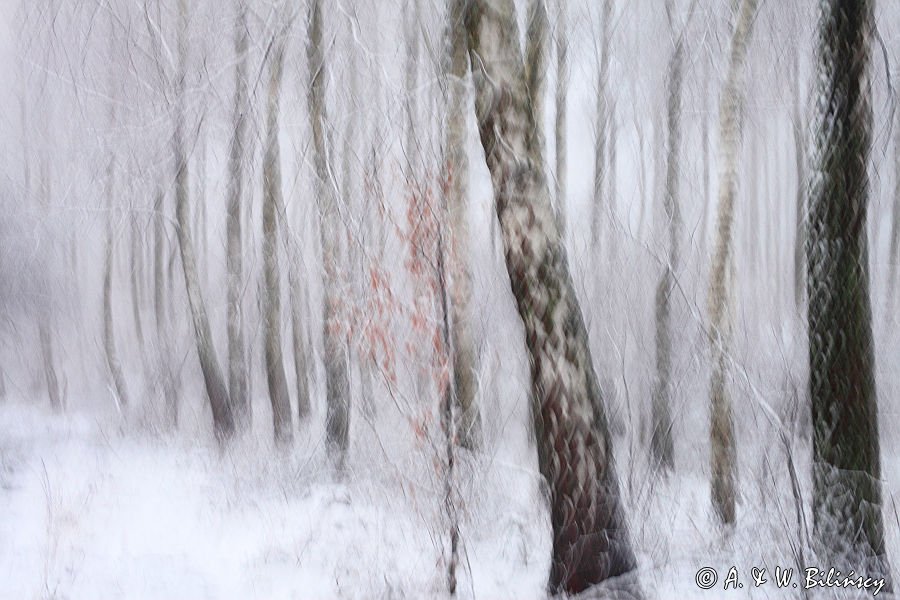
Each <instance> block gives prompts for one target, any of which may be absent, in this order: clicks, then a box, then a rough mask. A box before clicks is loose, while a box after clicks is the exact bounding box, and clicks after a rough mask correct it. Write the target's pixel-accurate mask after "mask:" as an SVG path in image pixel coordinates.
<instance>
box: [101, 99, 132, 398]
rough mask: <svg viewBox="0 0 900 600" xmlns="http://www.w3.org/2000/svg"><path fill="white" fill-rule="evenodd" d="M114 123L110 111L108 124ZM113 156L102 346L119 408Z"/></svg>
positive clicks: (122, 387)
mask: <svg viewBox="0 0 900 600" xmlns="http://www.w3.org/2000/svg"><path fill="white" fill-rule="evenodd" d="M113 123H115V116H114V112H112V111H111V119H110V124H113ZM115 160H116V158H115V156H112V155H110V157H109V162H108V163H107V166H106V209H107V215H106V247H105V251H104V254H103V347H104V349H105V351H106V366H107V367H108V368H109V373H110V375H111V376H112V380H113V386H114V391H115V394H116V402H117V404H118V406H119V408H120V409H121V408H122V407H124V406H128V386H127V384H126V382H125V375H124V374H123V373H122V365H121V364H120V363H119V354H118V351H117V349H116V335H115V328H114V324H113V315H112V275H113V273H112V271H113V235H114V233H113V224H112V222H113V217H112V210H113V195H114V193H115V192H114V189H115Z"/></svg>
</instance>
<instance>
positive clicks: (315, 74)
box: [306, 0, 350, 468]
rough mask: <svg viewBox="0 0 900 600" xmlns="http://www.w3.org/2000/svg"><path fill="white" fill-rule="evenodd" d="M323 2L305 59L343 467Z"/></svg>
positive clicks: (329, 431) (334, 429)
mask: <svg viewBox="0 0 900 600" xmlns="http://www.w3.org/2000/svg"><path fill="white" fill-rule="evenodd" d="M323 29H324V24H323V19H322V2H321V0H312V4H311V6H310V13H309V30H308V40H307V46H306V58H307V63H308V68H309V76H310V81H309V93H308V96H307V99H308V102H309V117H310V126H311V129H312V135H313V165H314V167H315V171H316V186H315V190H316V198H317V200H318V204H319V207H318V208H319V215H320V223H319V235H320V240H321V245H322V263H323V266H324V269H325V294H324V296H325V297H324V315H323V326H324V340H325V357H324V358H325V395H326V417H325V434H326V442H327V444H328V445H329V447H330V449H331V450H332V452H333V453H334V454H335V459H336V461H337V464H338V467H339V468H342V467H343V464H344V460H345V458H346V453H347V449H348V446H349V442H350V396H349V383H350V382H349V374H348V369H347V356H346V352H345V350H346V349H345V347H344V346H345V345H344V343H343V342H344V337H343V336H342V335H341V333H340V331H341V327H342V323H341V322H340V318H341V315H340V313H339V306H340V297H339V295H338V294H339V293H340V292H339V290H338V283H339V272H338V261H339V260H340V241H339V237H340V236H339V234H338V229H339V227H341V224H340V221H339V219H338V210H337V198H335V191H334V182H333V180H332V177H331V174H330V171H331V170H330V168H329V165H328V162H329V160H330V157H329V150H328V140H327V128H328V115H327V111H326V105H325V42H324V34H323Z"/></svg>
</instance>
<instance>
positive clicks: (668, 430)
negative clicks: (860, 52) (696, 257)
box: [650, 32, 684, 471]
mask: <svg viewBox="0 0 900 600" xmlns="http://www.w3.org/2000/svg"><path fill="white" fill-rule="evenodd" d="M683 62H684V33H683V32H681V33H679V34H678V39H677V40H676V41H675V51H674V52H673V53H672V57H671V58H670V60H669V74H668V85H667V90H666V93H667V103H666V120H667V123H668V128H669V140H668V142H669V143H668V148H667V152H668V157H667V161H666V191H665V195H664V196H663V198H664V202H663V206H664V209H665V214H666V223H667V224H668V233H669V240H668V241H669V247H668V251H667V256H666V263H665V265H664V266H663V273H662V276H661V277H660V280H659V284H658V285H657V288H656V382H655V389H654V390H653V399H652V405H651V438H650V452H651V455H652V457H653V461H654V463H656V465H658V466H659V467H661V468H662V469H663V470H664V471H669V470H671V469H672V467H673V466H674V447H673V443H672V408H671V403H672V306H671V305H672V294H673V293H674V291H675V274H676V273H677V271H678V265H679V250H678V241H679V239H680V238H681V207H680V206H679V201H678V195H679V181H678V177H679V174H680V169H681V166H680V162H679V161H680V150H681V82H682V63H683Z"/></svg>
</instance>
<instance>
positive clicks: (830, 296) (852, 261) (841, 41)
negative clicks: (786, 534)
mask: <svg viewBox="0 0 900 600" xmlns="http://www.w3.org/2000/svg"><path fill="white" fill-rule="evenodd" d="M873 4H874V2H871V1H869V0H853V1H849V0H822V1H821V2H820V10H821V13H820V19H819V49H818V67H817V68H818V76H817V78H816V81H817V82H818V89H817V93H816V107H817V108H816V113H817V116H816V120H815V125H814V127H815V129H814V131H815V136H816V137H815V144H814V149H813V152H814V156H813V160H812V165H813V169H814V171H813V174H812V175H813V177H812V185H811V188H810V195H809V213H808V230H807V232H808V240H807V243H806V259H807V280H806V284H807V288H806V289H807V315H808V326H809V330H808V331H809V372H810V378H809V392H810V398H811V401H812V423H813V430H814V434H813V498H812V508H813V523H814V538H815V541H816V542H817V544H818V550H819V551H820V553H821V556H822V557H823V559H825V560H826V561H829V562H830V563H831V564H842V565H847V566H851V565H852V566H853V567H855V568H856V571H857V572H858V573H860V574H861V575H862V574H865V575H866V576H869V577H873V578H879V577H885V578H887V579H888V585H887V587H886V589H889V588H890V576H891V574H890V567H889V565H888V562H887V556H886V551H885V542H884V524H883V521H882V515H881V504H882V500H881V480H880V479H881V467H880V458H879V444H878V403H877V399H876V388H875V373H874V368H875V358H874V351H873V347H872V308H871V303H870V299H869V262H868V248H867V243H868V241H867V236H866V213H867V207H868V203H869V194H870V192H869V180H868V172H867V170H868V161H869V153H870V150H871V145H872V133H871V131H872V109H871V104H870V102H871V100H870V98H871V87H870V85H871V84H870V79H869V69H870V53H871V38H872V29H873V26H874V21H873Z"/></svg>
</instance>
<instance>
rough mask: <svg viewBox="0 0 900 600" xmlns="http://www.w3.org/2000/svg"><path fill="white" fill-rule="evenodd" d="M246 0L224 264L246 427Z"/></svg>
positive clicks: (236, 392) (238, 397)
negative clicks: (243, 233) (244, 260)
mask: <svg viewBox="0 0 900 600" xmlns="http://www.w3.org/2000/svg"><path fill="white" fill-rule="evenodd" d="M246 10H247V8H246V4H245V2H244V0H237V18H236V19H235V24H234V53H235V55H236V57H237V67H236V69H235V76H234V113H233V116H232V121H233V123H234V133H233V135H232V138H231V147H230V150H229V155H228V192H227V193H228V209H227V210H228V212H227V217H226V234H225V235H226V240H227V241H226V254H225V267H226V271H227V277H228V292H227V294H228V307H227V322H228V325H227V327H228V395H229V398H230V401H231V409H232V412H233V413H234V419H235V424H236V425H237V427H238V428H239V429H245V428H246V427H247V426H248V425H249V423H250V420H251V419H252V413H251V409H250V397H249V395H248V394H247V345H246V342H245V341H244V310H243V301H242V293H241V291H242V288H243V286H244V264H243V241H242V234H241V220H242V211H241V204H242V202H243V195H244V173H243V163H244V159H245V156H246V153H247V148H246V139H247V111H248V110H249V107H248V103H247V13H246Z"/></svg>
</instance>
